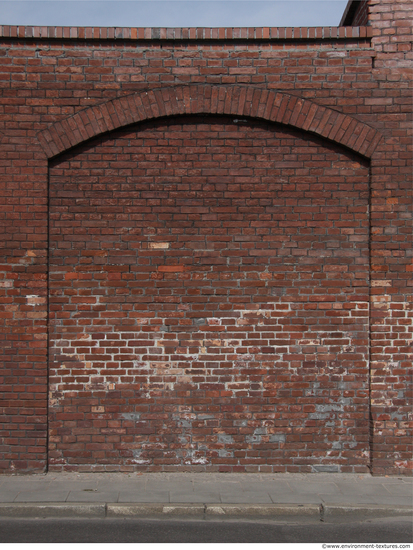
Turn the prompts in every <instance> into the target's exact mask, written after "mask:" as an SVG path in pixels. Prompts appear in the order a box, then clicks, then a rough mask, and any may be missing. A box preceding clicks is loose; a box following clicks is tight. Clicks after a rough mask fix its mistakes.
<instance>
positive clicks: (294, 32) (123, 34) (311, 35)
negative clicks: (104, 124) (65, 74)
mask: <svg viewBox="0 0 413 550" xmlns="http://www.w3.org/2000/svg"><path fill="white" fill-rule="evenodd" d="M372 31H373V29H372V27H219V28H215V27H214V28H211V27H185V28H184V27H182V28H165V27H131V28H127V27H38V26H35V27H33V26H16V25H0V37H3V38H24V39H31V38H40V39H65V40H66V39H68V40H196V41H200V40H222V41H228V40H294V41H295V40H326V39H330V40H345V39H351V38H353V39H354V38H364V39H366V38H367V39H368V38H371V37H372V35H373V32H372Z"/></svg>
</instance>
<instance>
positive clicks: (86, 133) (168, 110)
mask: <svg viewBox="0 0 413 550" xmlns="http://www.w3.org/2000/svg"><path fill="white" fill-rule="evenodd" d="M183 114H187V115H195V114H224V115H233V116H245V117H251V118H257V119H263V120H268V121H272V122H277V123H280V124H285V125H289V126H293V127H295V128H298V129H300V130H304V131H306V132H310V133H312V134H315V135H317V136H320V137H322V138H324V139H327V140H329V141H333V142H335V143H338V144H340V145H343V146H344V147H347V148H348V149H351V150H352V151H355V152H356V153H358V154H360V155H362V156H364V157H366V158H370V157H371V156H372V154H373V152H374V150H375V148H376V147H377V145H378V143H379V141H380V139H381V134H380V133H379V132H377V131H376V130H375V129H374V128H371V127H370V126H368V125H367V124H364V123H363V122H360V121H359V120H357V119H355V118H353V117H351V116H349V115H345V114H342V113H339V112H338V111H335V110H333V109H329V108H328V107H322V106H320V105H317V104H316V103H314V102H312V101H309V100H307V99H302V98H300V97H297V96H293V95H290V94H286V93H284V92H276V91H272V90H270V91H269V90H263V89H261V88H255V87H251V86H233V85H230V86H209V85H204V84H199V85H190V86H174V87H169V88H158V89H155V90H149V91H142V92H137V93H134V94H130V95H128V96H124V97H121V98H117V99H113V100H111V101H108V102H106V103H101V104H99V105H94V106H93V107H88V108H86V109H84V110H82V111H80V112H78V113H76V114H75V115H73V116H71V117H68V118H66V119H64V120H61V121H59V122H56V123H55V124H53V125H51V126H49V127H48V128H47V129H46V130H43V131H41V132H39V134H38V139H39V141H40V144H41V145H42V147H43V149H44V151H45V153H46V155H47V157H48V158H52V157H54V156H56V155H58V154H60V153H62V152H64V151H66V150H68V149H71V148H72V147H75V146H76V145H79V144H80V143H82V142H84V141H86V140H89V139H91V138H94V137H96V136H98V135H100V134H104V133H107V132H110V131H112V130H116V129H117V128H121V127H123V126H127V125H129V124H134V123H136V122H141V121H144V120H150V119H156V118H160V117H165V116H175V115H183Z"/></svg>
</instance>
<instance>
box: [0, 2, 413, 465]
mask: <svg viewBox="0 0 413 550" xmlns="http://www.w3.org/2000/svg"><path fill="white" fill-rule="evenodd" d="M410 9H411V4H406V3H402V2H394V1H393V2H385V1H384V0H381V1H377V2H376V1H372V0H371V1H370V2H369V13H370V15H369V19H370V26H369V27H340V28H337V29H335V28H314V29H312V28H308V29H303V28H295V29H275V28H264V29H99V28H97V29H96V28H94V29H89V28H88V29H73V28H46V27H38V28H35V27H33V28H32V27H2V28H0V30H1V33H0V34H1V35H2V37H3V38H2V44H1V48H0V90H1V96H0V113H1V116H0V133H1V134H0V138H1V151H0V178H1V180H0V181H1V185H2V189H3V194H2V197H3V199H4V204H3V206H2V210H1V212H2V217H3V221H4V238H3V240H2V243H3V244H2V246H3V249H2V264H1V272H0V277H1V279H0V291H1V295H2V306H1V310H0V318H1V320H2V331H1V339H2V340H1V341H2V346H3V350H4V353H3V364H2V371H1V374H0V385H1V390H2V392H3V393H2V395H3V398H2V401H1V402H0V421H1V422H2V425H1V434H0V437H1V439H0V468H1V469H2V470H3V471H6V472H13V471H17V472H27V471H42V470H44V469H45V468H47V467H48V468H50V469H55V470H57V469H66V470H67V469H72V470H94V471H95V470H110V471H114V470H121V471H133V470H149V471H159V470H206V471H208V470H210V471H301V472H308V471H323V470H327V471H342V472H364V471H368V469H371V470H372V471H373V473H377V474H382V473H388V474H400V473H402V474H407V473H409V472H411V468H412V462H411V438H410V435H409V431H408V430H409V426H410V427H411V421H412V418H411V417H410V416H409V415H410V414H411V404H410V403H409V398H411V393H410V394H409V391H410V392H411V387H410V388H409V383H411V370H410V369H411V349H410V348H409V345H411V330H412V329H411V309H409V304H410V306H411V302H409V300H410V297H411V294H410V292H409V290H410V289H411V287H410V288H409V285H411V273H412V272H411V263H409V262H411V259H410V256H409V253H410V252H411V244H409V239H411V233H412V231H411V229H412V228H411V165H410V163H411V153H410V152H409V151H408V149H409V146H410V143H411V140H410V134H409V132H410V126H409V120H410V119H409V113H410V111H411V107H410V91H409V83H410V80H411V43H410V42H409V37H410V35H411V29H410V27H409V25H408V22H409V21H410V20H411V18H409V10H410ZM409 193H410V195H409ZM409 422H410V425H409Z"/></svg>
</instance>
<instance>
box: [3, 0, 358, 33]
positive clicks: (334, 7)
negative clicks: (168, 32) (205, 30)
mask: <svg viewBox="0 0 413 550" xmlns="http://www.w3.org/2000/svg"><path fill="white" fill-rule="evenodd" d="M346 5H347V0H223V1H221V0H117V1H113V0H111V1H108V0H107V1H103V0H43V1H40V0H24V1H23V0H8V1H5V0H0V24H2V25H39V26H46V25H50V26H55V25H56V26H94V27H316V26H327V27H328V26H338V24H339V22H340V19H341V16H342V14H343V12H344V9H345V7H346Z"/></svg>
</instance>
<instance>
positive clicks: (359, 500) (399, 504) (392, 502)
mask: <svg viewBox="0 0 413 550" xmlns="http://www.w3.org/2000/svg"><path fill="white" fill-rule="evenodd" d="M128 503H129V504H130V506H131V507H130V508H128V510H129V511H130V513H132V510H135V511H136V510H141V512H142V510H146V511H148V510H149V509H151V510H155V509H156V510H164V508H165V507H167V509H168V510H172V509H173V510H175V509H178V508H179V506H181V508H179V510H184V509H185V510H187V509H189V508H190V507H191V506H192V507H193V509H194V510H197V512H196V513H198V512H199V510H204V508H203V507H205V510H206V509H207V508H208V506H212V507H216V513H217V514H218V513H221V512H222V510H224V507H225V506H227V507H228V506H229V507H231V506H232V507H233V508H231V510H235V509H236V510H238V509H242V510H244V511H247V510H252V509H255V508H254V506H255V507H261V508H260V510H261V511H262V513H264V514H266V513H267V512H268V513H270V512H269V510H270V508H271V507H272V508H271V510H273V509H274V507H281V508H282V507H287V508H286V509H287V510H290V509H297V508H298V507H306V506H307V507H313V508H314V509H315V510H318V509H319V508H320V506H321V505H322V506H325V507H329V509H330V508H331V509H332V510H334V513H338V512H337V510H340V508H342V509H343V510H348V509H351V508H354V509H358V508H360V507H364V508H366V509H368V508H369V507H371V508H372V509H373V510H374V509H378V507H379V508H380V509H387V510H388V511H389V513H391V510H395V509H404V510H407V511H408V513H411V510H412V507H413V506H412V503H413V479H412V478H401V477H392V478H388V477H373V476H370V475H368V474H362V475H358V474H335V473H324V472H323V473H313V474H259V473H255V474H230V473H228V474H227V473H225V474H224V473H215V472H214V473H178V474H174V473H154V474H145V473H124V474H122V473H115V472H114V473H84V474H83V473H72V472H63V473H57V472H52V473H50V474H46V475H45V474H38V475H33V476H9V475H7V476H0V515H2V514H3V515H4V514H11V513H12V512H10V510H12V509H14V508H13V507H15V508H16V510H17V508H18V510H17V512H16V513H21V514H23V512H22V510H29V512H27V513H28V514H32V515H33V514H35V508H36V506H38V507H39V510H43V512H42V513H46V512H44V510H48V512H47V513H50V514H52V515H53V513H56V514H57V513H59V514H61V515H64V514H65V510H66V508H65V506H66V507H67V510H68V512H67V513H68V514H69V515H70V514H72V515H73V514H75V512H74V510H78V509H81V508H82V506H83V507H87V506H89V508H87V510H89V512H88V513H92V512H90V510H97V511H98V512H96V513H98V514H101V513H102V506H103V509H104V510H108V506H110V505H117V504H119V505H120V508H116V510H118V512H116V513H117V514H120V515H122V512H121V510H126V509H127V505H128ZM93 506H95V508H93ZM174 506H175V508H174ZM176 506H177V507H178V508H176ZM19 507H20V508H19ZM22 507H23V508H22ZM24 507H26V508H24ZM55 508H56V510H57V509H58V510H57V511H55V512H53V511H52V510H55ZM364 508H363V509H364ZM85 509H86V508H85ZM214 509H215V508H214ZM311 509H312V508H311ZM19 510H20V511H19ZM211 510H212V509H211ZM219 510H221V512H219ZM141 512H139V513H141ZM93 513H94V512H93ZM128 513H129V512H128ZM136 513H138V512H136ZM142 513H143V512H142ZM148 513H149V512H148ZM162 513H164V512H162ZM171 513H172V512H171ZM173 513H175V512H173ZM194 513H195V512H194ZM205 513H206V512H205ZM211 513H212V512H211ZM214 513H215V512H214ZM222 513H226V512H222ZM237 513H238V512H237ZM245 513H247V512H245ZM405 513H407V512H405Z"/></svg>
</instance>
